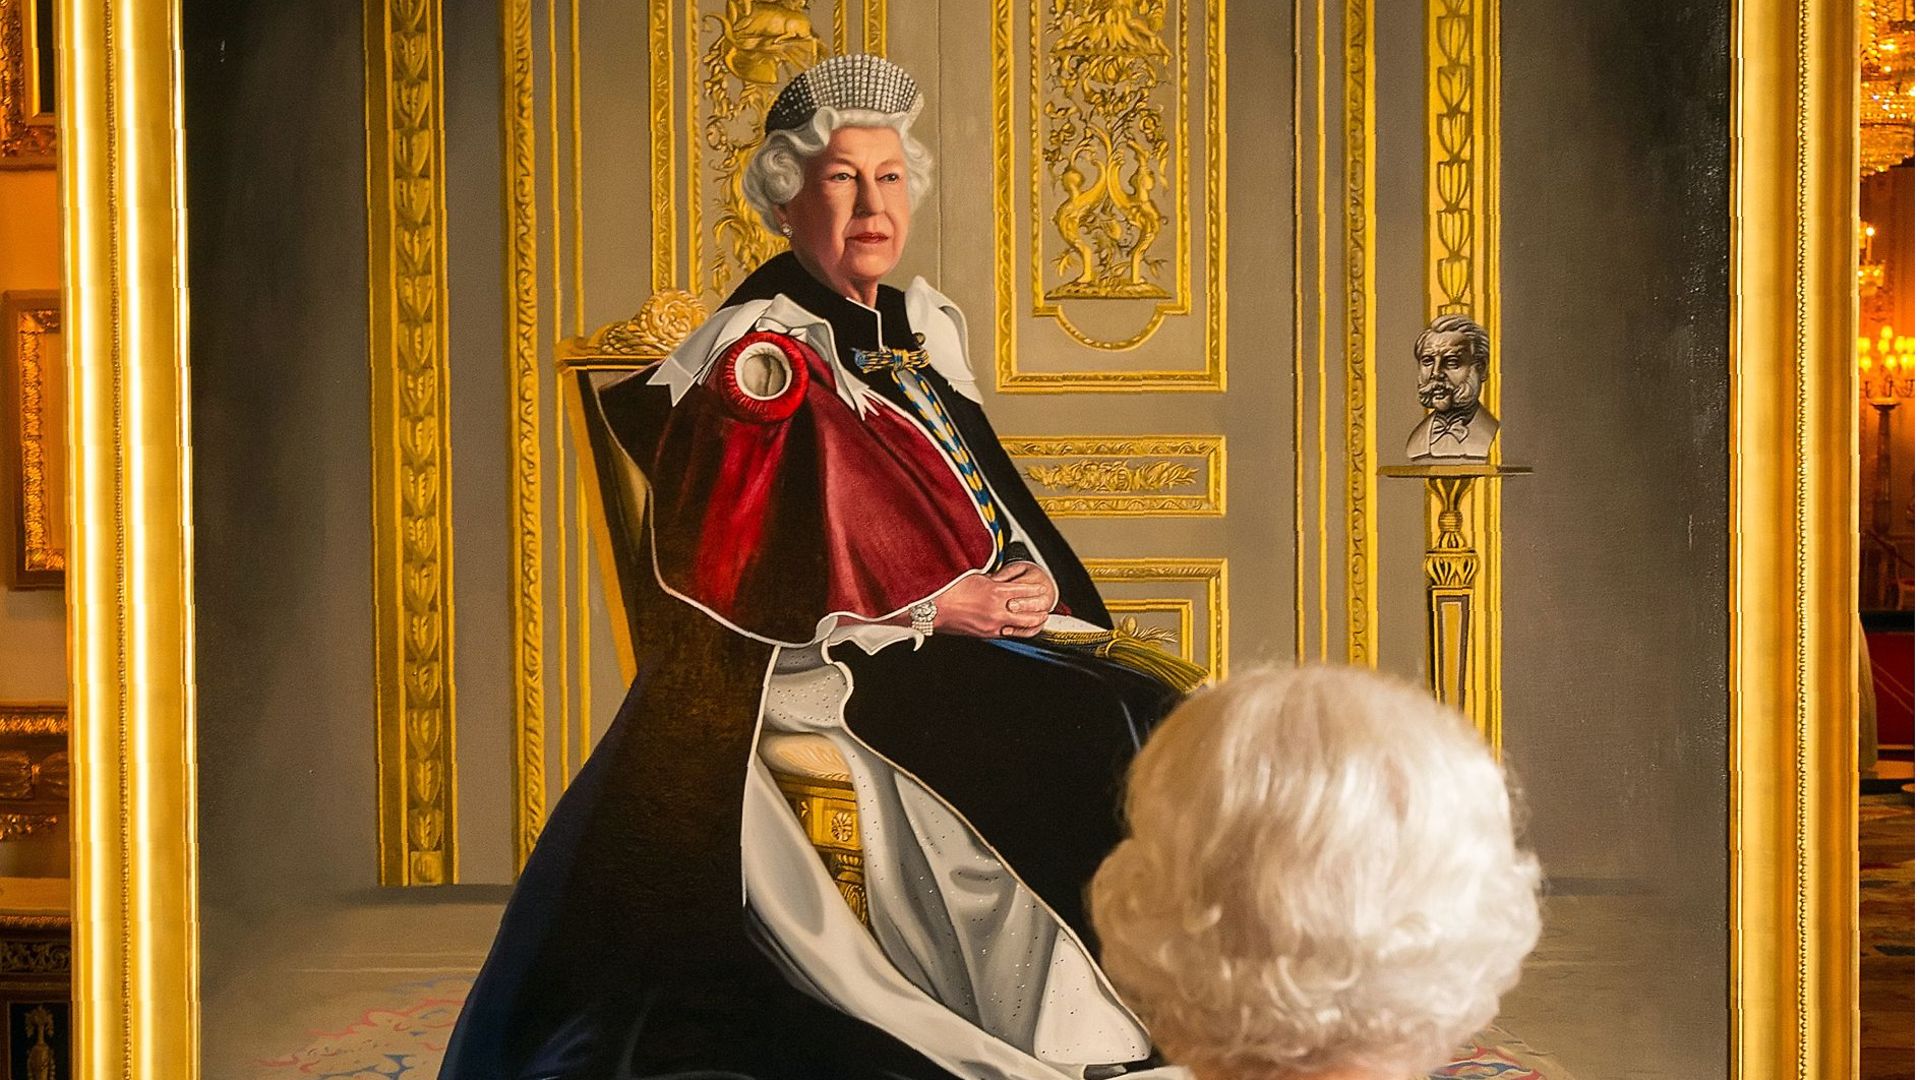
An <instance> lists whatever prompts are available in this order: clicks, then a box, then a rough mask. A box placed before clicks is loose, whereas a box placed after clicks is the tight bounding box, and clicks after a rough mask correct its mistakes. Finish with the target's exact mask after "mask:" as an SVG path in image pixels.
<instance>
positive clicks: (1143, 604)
mask: <svg viewBox="0 0 1920 1080" xmlns="http://www.w3.org/2000/svg"><path fill="white" fill-rule="evenodd" d="M1106 604H1107V614H1109V615H1111V616H1113V618H1114V621H1115V622H1119V621H1120V620H1121V619H1123V618H1133V619H1136V620H1138V621H1139V623H1140V625H1142V626H1145V627H1147V628H1148V629H1149V630H1163V631H1165V632H1166V633H1167V634H1168V635H1169V636H1170V637H1171V638H1172V640H1173V643H1174V651H1175V655H1177V656H1179V657H1180V659H1182V660H1185V661H1186V662H1187V663H1189V664H1191V663H1193V650H1194V640H1193V600H1192V599H1191V598H1190V597H1185V596H1176V597H1169V598H1167V599H1164V600H1141V599H1129V598H1125V597H1117V598H1115V599H1112V600H1108V601H1107V602H1106ZM1168 623H1171V624H1172V625H1171V626H1169V625H1167V624H1168ZM1208 674H1209V677H1211V676H1212V673H1211V671H1209V673H1208Z"/></svg>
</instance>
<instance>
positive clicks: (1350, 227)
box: [1341, 0, 1380, 667]
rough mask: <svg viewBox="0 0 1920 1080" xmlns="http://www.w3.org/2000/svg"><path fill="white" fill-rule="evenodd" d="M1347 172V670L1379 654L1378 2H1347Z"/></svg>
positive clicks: (1368, 662) (1372, 660)
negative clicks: (1376, 365)
mask: <svg viewBox="0 0 1920 1080" xmlns="http://www.w3.org/2000/svg"><path fill="white" fill-rule="evenodd" d="M1342 35H1343V37H1342V51H1343V54H1344V56H1345V64H1344V68H1345V71H1344V75H1345V83H1346V88H1345V89H1346V95H1345V96H1346V108H1345V109H1344V111H1343V115H1344V117H1345V124H1344V136H1345V141H1346V166H1345V170H1344V175H1343V177H1342V183H1341V187H1342V199H1343V201H1344V204H1345V238H1346V289H1345V292H1346V343H1345V348H1344V350H1343V352H1344V354H1345V358H1346V384H1347V400H1346V410H1345V411H1346V459H1347V484H1346V487H1347V500H1346V501H1347V505H1346V529H1345V534H1346V562H1347V574H1346V577H1347V619H1346V622H1347V662H1348V663H1350V664H1364V665H1367V666H1369V667H1371V666H1372V665H1373V664H1374V663H1375V661H1376V659H1377V656H1378V652H1379V647H1380V646H1379V634H1378V629H1379V626H1378V624H1379V615H1378V611H1379V597H1378V589H1379V585H1378V579H1379V574H1378V572H1377V567H1376V565H1375V564H1376V562H1377V561H1378V559H1379V554H1378V552H1379V542H1378V541H1379V535H1378V534H1379V527H1378V522H1377V518H1378V514H1379V509H1378V507H1377V505H1376V499H1375V493H1376V492H1375V488H1376V483H1375V480H1374V458H1375V456H1376V452H1375V440H1374V402H1373V395H1374V325H1373V316H1374V306H1373V305H1374V299H1373V298H1374V247H1375V244H1376V238H1375V236H1374V220H1375V210H1374V191H1375V188H1374V176H1373V156H1374V154H1373V151H1374V144H1373V136H1374V116H1373V113H1374V102H1375V97H1374V81H1373V76H1374V35H1373V0H1347V7H1346V18H1345V20H1344V25H1343V27H1342Z"/></svg>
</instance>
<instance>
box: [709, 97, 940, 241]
mask: <svg viewBox="0 0 1920 1080" xmlns="http://www.w3.org/2000/svg"><path fill="white" fill-rule="evenodd" d="M919 115H920V109H919V105H918V103H917V102H916V103H915V107H914V108H913V109H912V110H911V111H908V112H903V113H884V112H875V111H874V110H872V109H835V108H829V107H822V108H820V109H819V110H817V111H815V112H814V114H813V119H812V120H811V121H809V122H808V123H807V124H806V125H805V126H802V127H798V128H791V129H786V130H781V131H771V132H768V133H767V137H766V139H765V140H764V141H763V142H761V144H760V148H759V149H758V150H755V151H754V152H753V158H752V160H750V161H748V162H747V171H746V172H745V173H744V174H742V175H741V177H740V191H741V194H743V195H745V196H746V197H747V205H749V206H751V207H753V208H754V209H755V210H758V211H759V212H760V220H761V221H764V222H766V225H767V228H768V229H770V230H772V231H774V232H779V231H780V216H779V215H778V214H777V213H776V212H775V210H776V208H778V207H782V206H785V205H786V204H787V203H788V202H790V201H792V199H793V197H794V196H795V195H798V194H800V185H801V184H802V183H805V181H806V173H807V159H809V158H811V157H813V156H814V155H815V154H818V153H819V152H820V151H822V150H825V149H826V148H827V142H828V140H830V139H832V138H833V133H834V132H836V131H838V130H840V129H841V128H846V127H866V128H892V129H893V130H895V131H897V132H899V133H900V146H901V148H902V150H903V151H904V152H905V155H906V159H907V198H908V199H910V200H911V201H912V204H913V205H914V206H919V205H920V200H921V199H922V198H924V197H925V196H926V194H927V192H928V190H930V189H931V188H932V187H933V153H932V152H931V151H929V150H928V149H927V148H926V147H925V146H922V145H921V144H920V140H918V139H916V138H914V137H913V135H912V134H911V133H910V132H909V130H908V129H909V128H911V127H912V126H913V120H914V117H916V116H919Z"/></svg>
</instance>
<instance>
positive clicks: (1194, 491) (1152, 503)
mask: <svg viewBox="0 0 1920 1080" xmlns="http://www.w3.org/2000/svg"><path fill="white" fill-rule="evenodd" d="M1000 444H1001V445H1002V446H1004V447H1005V448H1006V451H1007V453H1008V454H1009V455H1010V456H1011V457H1012V458H1013V459H1014V464H1015V465H1017V466H1018V467H1019V469H1020V474H1021V476H1023V477H1025V479H1026V481H1027V484H1028V485H1029V486H1030V487H1032V488H1033V493H1034V495H1035V496H1036V497H1038V499H1039V500H1040V506H1041V508H1042V509H1044V510H1046V512H1047V513H1048V514H1051V515H1053V516H1054V517H1220V516H1222V515H1224V514H1225V513H1226V512H1227V440H1226V438H1225V437H1224V436H1220V435H1134V436H1112V435H1089V436H1057V437H1031V438H1003V439H1001V440H1000Z"/></svg>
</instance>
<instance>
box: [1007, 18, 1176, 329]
mask: <svg viewBox="0 0 1920 1080" xmlns="http://www.w3.org/2000/svg"><path fill="white" fill-rule="evenodd" d="M1173 2H1174V3H1176V4H1178V5H1179V7H1178V8H1177V10H1175V11H1174V12H1172V13H1171V14H1173V15H1174V16H1175V17H1176V20H1177V22H1176V27H1175V31H1174V33H1173V35H1172V36H1173V39H1174V40H1173V43H1172V44H1171V45H1169V43H1168V41H1167V36H1168V35H1167V23H1168V17H1169V14H1170V13H1169V10H1168V0H1029V34H1030V36H1031V39H1032V40H1031V48H1032V57H1031V61H1030V63H1031V68H1032V71H1031V75H1032V86H1031V88H1030V90H1029V101H1030V106H1031V109H1032V114H1033V115H1032V124H1033V127H1032V132H1033V138H1034V139H1035V141H1036V145H1035V148H1034V151H1035V157H1036V159H1037V161H1038V162H1039V164H1038V165H1037V166H1036V168H1035V170H1034V175H1033V182H1032V192H1031V204H1030V207H1029V213H1030V214H1031V215H1032V221H1031V222H1030V226H1031V232H1032V246H1033V251H1032V255H1031V259H1032V265H1031V266H1030V267H1029V271H1030V273H1031V276H1032V279H1033V280H1032V286H1031V287H1032V290H1033V297H1032V301H1033V306H1032V312H1033V315H1034V316H1035V317H1037V318H1051V319H1053V320H1054V321H1055V322H1056V323H1057V324H1059V326H1060V328H1061V329H1062V330H1064V331H1066V333H1067V335H1068V336H1069V337H1070V338H1072V339H1073V340H1074V341H1075V342H1077V343H1078V344H1080V345H1083V346H1086V347H1088V348H1094V349H1107V350H1124V349H1132V348H1136V347H1138V346H1139V345H1141V344H1143V343H1144V342H1146V341H1147V339H1148V338H1151V337H1152V336H1153V334H1154V333H1155V331H1157V330H1158V329H1159V328H1160V325H1161V323H1162V322H1163V321H1164V320H1165V319H1166V317H1167V316H1168V315H1184V314H1186V313H1188V311H1190V310H1191V306H1192V302H1191V295H1190V293H1191V274H1190V272H1189V270H1188V265H1187V263H1188V259H1187V231H1188V230H1187V219H1188V214H1187V209H1186V203H1187V200H1188V199H1189V198H1190V196H1191V192H1190V190H1189V185H1188V169H1187V155H1186V154H1185V153H1184V149H1185V140H1186V136H1187V123H1188V120H1187V116H1188V114H1187V91H1188V87H1187V43H1188V30H1187V11H1186V3H1185V0H1173ZM1043 10H1044V12H1045V17H1044V19H1043V17H1042V12H1043ZM1211 65H1212V61H1210V66H1211ZM1176 137H1177V140H1178V144H1179V148H1178V149H1177V150H1176ZM1169 166H1171V168H1170V167H1169ZM1049 202H1051V203H1052V204H1053V205H1052V208H1051V210H1049V209H1047V206H1046V204H1047V203H1049ZM1163 203H1164V204H1165V205H1166V206H1170V207H1172V211H1173V212H1172V214H1171V215H1170V214H1168V213H1167V211H1166V210H1165V209H1163V208H1162V204H1163ZM1049 234H1050V235H1049ZM1163 234H1167V235H1163ZM1049 246H1051V247H1052V248H1053V249H1054V250H1053V252H1052V254H1051V255H1049V254H1048V248H1049ZM1169 246H1170V247H1171V248H1172V251H1171V252H1170V253H1169V252H1168V251H1167V250H1166V249H1167V248H1168V247H1169ZM1003 257H1004V256H1003ZM1169 263H1171V266H1169ZM1169 271H1171V275H1170V276H1171V278H1172V281H1171V282H1169V281H1167V280H1166V279H1167V278H1168V277H1169ZM1077 301H1094V302H1101V303H1106V302H1113V301H1147V302H1148V305H1147V306H1146V307H1145V308H1144V310H1143V313H1142V317H1141V319H1140V324H1139V326H1138V329H1136V330H1135V331H1133V332H1132V333H1123V334H1120V335H1118V336H1114V335H1110V334H1105V333H1092V332H1089V331H1087V330H1086V329H1084V328H1083V327H1082V325H1081V321H1076V320H1075V319H1074V318H1073V316H1072V314H1071V313H1070V312H1069V311H1068V310H1067V306H1068V305H1069V304H1072V303H1073V302H1077ZM1082 321H1084V320H1082Z"/></svg>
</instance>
